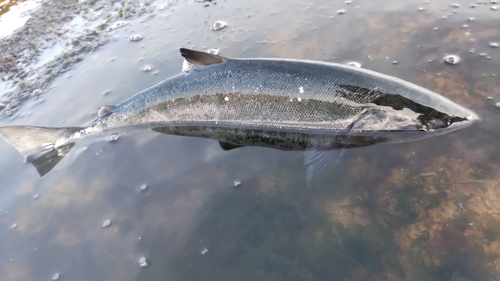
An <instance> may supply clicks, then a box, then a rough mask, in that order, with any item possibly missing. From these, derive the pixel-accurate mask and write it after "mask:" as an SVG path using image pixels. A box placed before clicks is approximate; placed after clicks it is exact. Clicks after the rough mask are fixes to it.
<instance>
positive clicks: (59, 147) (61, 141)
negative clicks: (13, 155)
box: [0, 126, 81, 176]
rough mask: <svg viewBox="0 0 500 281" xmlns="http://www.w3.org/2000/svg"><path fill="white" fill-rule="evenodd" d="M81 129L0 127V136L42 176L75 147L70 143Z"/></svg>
mask: <svg viewBox="0 0 500 281" xmlns="http://www.w3.org/2000/svg"><path fill="white" fill-rule="evenodd" d="M80 129H81V128H76V127H69V128H48V127H31V126H7V127H0V136H1V137H3V138H4V139H5V140H6V141H7V142H8V143H9V144H11V145H12V146H13V147H14V148H15V149H17V151H19V153H21V154H22V155H23V156H24V159H25V160H26V162H29V163H31V164H32V165H33V166H34V167H35V168H36V171H37V172H38V174H39V175H40V176H43V175H45V174H46V173H48V172H49V171H50V170H52V168H54V167H55V166H56V165H57V163H59V161H61V159H62V158H63V157H64V156H65V155H66V154H67V153H68V152H69V151H70V150H71V148H72V147H73V146H74V145H75V143H74V142H71V141H68V139H69V137H70V136H71V134H73V133H74V132H76V131H78V130H80Z"/></svg>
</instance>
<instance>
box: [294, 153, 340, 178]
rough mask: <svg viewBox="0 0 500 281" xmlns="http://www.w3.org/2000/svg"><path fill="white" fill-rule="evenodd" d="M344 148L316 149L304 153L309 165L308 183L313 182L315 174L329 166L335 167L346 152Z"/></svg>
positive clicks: (305, 160) (306, 162)
mask: <svg viewBox="0 0 500 281" xmlns="http://www.w3.org/2000/svg"><path fill="white" fill-rule="evenodd" d="M344 150H345V149H344V148H339V149H324V148H323V149H322V148H318V149H314V150H309V151H306V152H305V153H304V165H306V166H307V170H306V177H307V183H308V184H309V183H310V182H311V179H312V177H313V176H314V175H317V174H319V173H322V172H323V171H324V170H325V168H326V167H327V166H329V165H330V166H331V167H332V168H335V167H336V166H337V165H338V164H339V162H340V159H341V158H342V155H343V154H344Z"/></svg>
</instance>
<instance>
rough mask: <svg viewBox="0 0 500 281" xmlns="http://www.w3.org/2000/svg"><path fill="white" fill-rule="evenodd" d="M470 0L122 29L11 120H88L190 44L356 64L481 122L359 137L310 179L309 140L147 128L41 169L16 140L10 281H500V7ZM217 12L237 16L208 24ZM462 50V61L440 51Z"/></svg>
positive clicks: (297, 10) (9, 210) (7, 225)
mask: <svg viewBox="0 0 500 281" xmlns="http://www.w3.org/2000/svg"><path fill="white" fill-rule="evenodd" d="M160 4H161V3H159V4H158V5H160ZM457 4H460V5H458V7H455V6H450V3H448V2H446V1H430V2H429V3H425V2H419V1H407V2H402V1H400V2H397V3H395V2H393V1H382V2H380V1H379V2H372V1H362V0H358V1H352V3H350V4H346V3H345V2H344V1H337V2H335V3H331V2H330V1H317V2H315V3H306V2H301V1H292V2H287V5H283V3H272V2H269V1H247V2H245V1H243V2H241V1H240V2H238V3H227V2H220V1H212V2H206V1H205V2H182V3H177V4H176V5H173V6H172V7H170V8H166V9H162V10H160V12H159V13H158V14H157V15H156V16H154V17H152V18H147V19H144V18H140V20H137V21H132V22H131V23H130V24H129V25H127V26H124V27H122V28H120V29H117V30H115V31H113V32H115V33H114V34H115V35H116V36H117V38H118V39H117V41H115V42H112V43H110V44H108V45H107V46H105V47H104V48H103V49H101V50H99V51H96V52H94V53H92V54H90V55H88V56H86V57H85V58H84V59H83V61H82V62H81V63H79V64H78V65H76V66H75V67H74V68H73V69H71V70H70V73H69V74H71V75H69V74H68V75H66V74H65V75H64V76H60V77H59V78H57V79H56V80H55V81H54V85H57V87H55V88H54V89H52V90H48V91H47V95H46V96H45V102H36V101H29V102H28V103H27V104H26V105H25V106H24V107H23V108H22V109H21V110H22V111H23V112H24V113H25V114H24V116H25V117H20V118H17V119H14V120H1V121H0V123H1V124H2V125H6V124H30V125H41V126H74V125H82V124H85V123H86V122H89V121H91V120H92V119H94V118H95V117H96V111H97V109H98V108H99V106H101V105H103V104H116V103H117V102H119V101H121V100H123V99H125V98H127V97H129V96H130V95H132V94H133V93H135V92H137V91H139V90H141V89H142V88H144V87H146V86H147V85H149V84H152V83H153V82H155V81H157V80H159V79H161V78H162V77H167V76H169V75H172V74H175V73H177V72H179V71H180V69H181V62H182V61H181V58H180V57H179V55H178V53H177V50H176V48H177V47H179V46H184V47H189V48H197V49H205V50H206V49H210V48H218V49H219V51H220V54H221V55H223V56H228V57H292V58H305V59H318V60H327V61H336V62H343V61H356V62H359V63H361V64H362V66H363V67H365V68H368V69H372V70H375V71H380V72H383V73H386V74H390V75H394V76H397V77H400V78H403V79H406V80H409V81H411V82H414V83H416V84H418V85H421V86H424V87H426V88H429V89H431V90H433V91H436V92H438V93H442V94H443V95H444V96H446V97H448V98H450V99H451V100H453V101H455V102H457V103H459V104H462V105H465V106H467V107H468V108H470V109H472V110H473V111H475V112H476V113H478V115H479V116H480V117H481V119H482V120H481V122H480V123H478V124H475V125H473V126H472V127H470V128H467V129H466V130H463V131H460V132H456V133H453V134H451V135H446V136H442V137H438V138H434V139H429V140H423V141H418V142H413V143H405V144H397V145H380V146H374V147H365V148H361V149H355V150H350V151H349V153H347V154H346V155H345V157H344V159H343V160H342V161H341V162H340V163H339V165H338V166H337V167H336V168H335V169H333V168H326V170H325V173H324V174H322V175H321V176H319V177H318V178H316V179H314V182H313V184H312V186H310V187H307V184H306V178H305V167H304V164H303V163H304V158H303V153H302V152H300V151H280V150H274V149H267V148H260V147H243V148H237V149H232V150H229V151H223V150H222V149H221V148H220V147H219V144H218V143H217V142H216V141H214V140H210V139H198V138H187V137H180V136H171V135H164V134H158V133H154V132H149V133H144V134H132V135H123V136H122V135H120V137H119V138H118V139H117V140H116V141H113V142H107V141H99V142H96V143H94V144H91V145H88V147H75V148H74V151H72V153H71V154H70V155H68V156H67V157H65V158H64V159H63V160H61V162H60V163H59V164H58V165H57V166H56V168H54V170H53V171H51V172H50V173H49V174H48V175H46V176H45V177H43V178H39V177H38V174H37V173H36V171H35V170H34V169H33V168H32V167H31V166H30V165H29V164H26V163H24V162H23V160H22V157H20V156H19V155H18V154H17V152H16V151H14V150H13V149H12V148H11V147H10V146H9V145H8V144H6V143H5V142H3V141H2V142H0V151H2V154H1V155H2V158H0V165H1V166H2V169H0V178H1V179H2V181H1V184H0V185H1V186H2V188H1V189H0V210H1V212H0V226H1V228H0V235H1V237H2V243H0V253H1V254H0V275H1V276H2V280H50V279H51V278H52V277H53V276H54V275H55V274H59V280H162V279H165V280H454V281H456V280H496V279H498V278H499V275H498V274H499V273H500V267H499V266H498V264H499V259H500V255H499V254H498V253H499V249H500V208H499V207H498V206H500V204H499V203H500V202H499V200H500V198H499V195H498V194H500V190H499V184H498V180H499V179H500V178H499V176H500V172H499V171H500V150H499V149H498V145H497V144H498V138H499V137H500V134H499V133H498V132H500V126H499V124H498V122H497V119H498V117H499V113H500V111H499V109H498V108H496V107H495V104H496V103H497V102H500V96H499V94H498V93H500V81H499V79H498V76H499V75H500V73H499V70H500V49H498V48H492V47H490V46H489V44H490V43H491V42H495V41H498V40H499V39H498V35H499V34H498V20H499V17H500V13H499V12H498V11H494V10H492V9H491V7H490V6H492V5H493V4H490V3H486V4H477V5H476V6H477V7H476V8H470V7H469V4H470V3H468V2H462V1H457ZM205 6H207V7H205ZM419 7H423V8H424V9H423V10H422V11H419ZM340 9H344V10H345V11H346V12H345V14H342V15H338V14H337V11H338V10H340ZM193 14H194V15H195V16H194V17H193ZM188 18H189V20H190V22H189V24H186V19H188ZM470 18H474V20H472V21H471V20H470ZM218 20H222V21H225V22H227V23H228V26H227V27H226V28H224V29H222V30H219V31H217V32H214V31H213V30H210V28H211V25H212V24H213V23H214V22H216V21H218ZM465 25H466V26H465ZM139 33H140V34H142V35H143V39H142V40H141V41H139V42H129V41H128V37H129V36H131V35H134V34H139ZM448 54H454V55H458V56H459V57H460V58H461V61H460V63H459V64H455V65H448V64H445V63H443V58H444V57H445V56H446V55H448ZM393 61H397V62H398V63H396V64H393ZM145 65H149V66H151V67H152V69H154V70H155V71H158V75H154V74H153V71H151V72H143V71H142V70H141V69H142V68H143V67H144V66H145ZM105 91H109V93H108V94H106V95H103V94H102V93H103V92H105ZM236 181H239V182H240V184H238V185H237V186H236V184H235V183H236ZM144 185H145V186H146V187H145V188H143V186H144ZM108 220H109V224H108V223H107V222H108ZM14 225H15V227H13V226H14ZM104 225H106V227H103V226H104ZM146 264H147V266H142V265H146Z"/></svg>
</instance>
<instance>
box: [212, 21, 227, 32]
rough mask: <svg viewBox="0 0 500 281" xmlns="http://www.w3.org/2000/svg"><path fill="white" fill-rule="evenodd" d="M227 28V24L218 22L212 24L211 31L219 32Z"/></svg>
mask: <svg viewBox="0 0 500 281" xmlns="http://www.w3.org/2000/svg"><path fill="white" fill-rule="evenodd" d="M225 27H227V22H225V21H221V20H218V21H216V22H214V24H212V30H213V31H219V30H221V29H223V28H225Z"/></svg>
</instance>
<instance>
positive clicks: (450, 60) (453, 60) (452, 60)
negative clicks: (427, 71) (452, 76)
mask: <svg viewBox="0 0 500 281" xmlns="http://www.w3.org/2000/svg"><path fill="white" fill-rule="evenodd" d="M443 61H444V63H446V64H450V65H454V64H458V63H459V62H460V57H459V56H457V55H447V56H445V57H444V58H443Z"/></svg>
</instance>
